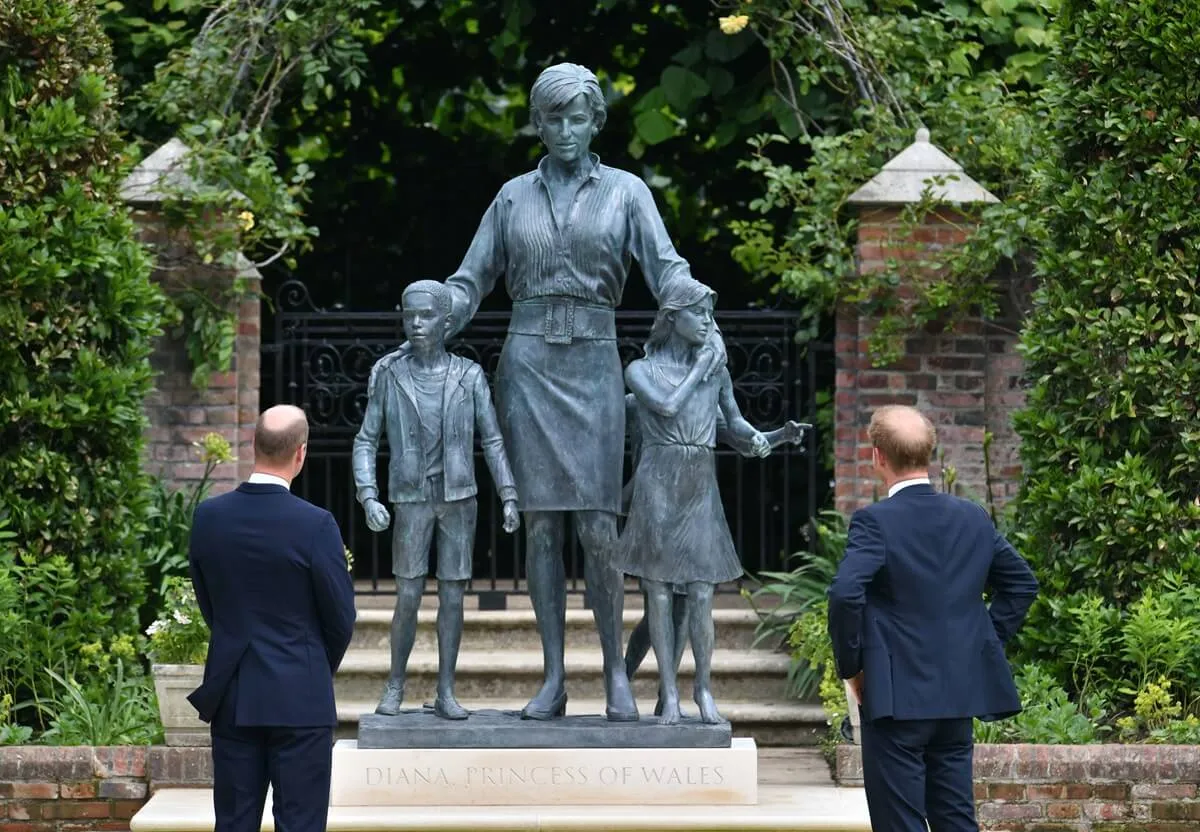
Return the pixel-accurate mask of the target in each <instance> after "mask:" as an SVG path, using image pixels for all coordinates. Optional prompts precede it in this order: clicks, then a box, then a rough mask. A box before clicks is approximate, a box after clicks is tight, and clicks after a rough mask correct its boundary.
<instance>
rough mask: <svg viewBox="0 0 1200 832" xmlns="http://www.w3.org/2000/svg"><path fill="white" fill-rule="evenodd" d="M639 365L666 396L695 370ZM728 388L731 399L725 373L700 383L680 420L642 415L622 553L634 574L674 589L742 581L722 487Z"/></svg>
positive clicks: (622, 562) (651, 362) (621, 561)
mask: <svg viewBox="0 0 1200 832" xmlns="http://www.w3.org/2000/svg"><path fill="white" fill-rule="evenodd" d="M640 360H641V361H643V362H645V364H646V370H647V372H648V374H649V377H650V378H651V379H652V380H653V382H654V383H655V384H656V385H657V386H660V387H661V388H663V389H673V388H676V387H678V386H679V384H680V382H681V381H682V380H683V379H684V378H685V377H686V376H687V374H688V371H689V370H690V369H691V368H690V366H682V365H675V364H667V363H665V362H664V361H661V360H656V359H654V358H644V359H640ZM723 387H728V388H729V389H730V391H731V393H732V380H731V379H730V377H729V372H728V371H727V370H725V369H724V368H722V369H721V370H720V371H719V372H717V373H714V374H713V375H712V376H710V377H709V379H708V380H707V381H701V382H699V383H698V384H697V386H696V388H695V390H694V391H693V392H692V394H691V396H689V397H688V398H686V399H685V400H684V402H683V404H682V405H681V406H680V408H679V412H678V413H677V414H675V415H674V416H663V415H660V414H658V413H655V412H653V411H652V410H650V409H649V408H646V407H641V406H639V407H638V408H637V419H638V424H637V431H638V433H639V434H640V440H641V447H640V454H639V458H638V464H637V469H636V471H635V472H634V475H633V493H632V495H631V497H630V504H629V515H628V519H627V520H626V522H625V529H624V531H623V532H622V534H621V539H620V542H619V545H618V553H617V558H618V562H617V565H618V567H619V568H620V569H623V570H624V571H625V572H626V573H627V574H630V575H635V576H637V577H639V578H644V579H646V580H652V581H661V582H663V583H668V584H687V583H692V582H695V581H702V582H704V583H710V584H719V583H724V582H726V581H733V580H737V579H738V578H740V577H741V576H742V571H743V570H742V564H741V560H740V559H739V558H738V554H737V551H736V550H735V549H734V547H733V538H732V536H731V535H730V533H729V524H728V522H726V519H725V509H724V507H723V506H722V505H721V494H720V491H719V490H718V488H717V473H716V460H715V458H714V448H715V447H716V442H717V415H718V413H719V407H720V397H721V392H722V388H723ZM730 399H732V395H730Z"/></svg>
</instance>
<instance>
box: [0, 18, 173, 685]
mask: <svg viewBox="0 0 1200 832" xmlns="http://www.w3.org/2000/svg"><path fill="white" fill-rule="evenodd" d="M0 64H2V65H3V66H4V67H5V70H4V72H3V73H2V74H0V124H2V125H3V130H2V131H0V331H2V332H4V333H5V337H4V338H2V339H0V488H3V494H2V503H3V506H4V509H5V511H6V512H7V516H8V519H9V522H10V524H11V528H12V530H13V531H14V532H15V533H16V535H17V536H16V538H15V540H14V542H15V549H16V554H15V556H13V557H10V558H8V559H7V560H5V561H4V562H3V563H0V573H2V577H0V583H2V584H3V585H4V586H3V587H2V588H0V595H3V596H4V600H3V601H2V602H0V616H2V617H3V618H4V620H5V622H6V624H4V625H0V626H7V627H12V626H20V627H22V628H24V627H25V626H26V625H31V626H32V628H33V629H32V630H31V631H28V632H27V631H24V630H23V629H22V630H18V631H17V641H16V642H15V643H14V642H10V641H8V639H7V638H5V639H4V646H3V647H0V656H2V658H0V678H3V679H4V680H5V683H6V684H8V683H10V682H12V681H14V680H15V681H16V682H18V687H17V688H16V689H15V690H16V691H17V698H21V697H23V696H26V695H29V694H31V693H32V692H33V691H32V690H31V688H32V687H35V686H36V682H37V679H38V677H39V676H40V674H41V673H42V672H43V668H45V667H52V668H59V669H64V668H65V667H66V665H65V664H64V662H67V661H69V660H70V658H71V657H74V656H76V655H77V654H78V650H79V647H80V646H81V645H83V644H86V643H90V642H102V643H105V644H107V643H109V642H111V641H112V639H114V638H116V637H119V636H121V635H132V634H136V632H137V623H138V622H137V612H138V608H139V606H140V604H141V601H142V598H143V597H144V594H145V578H144V569H143V563H142V559H141V554H140V553H141V547H140V543H139V538H140V535H141V534H142V533H143V531H144V530H145V527H146V512H147V494H148V491H147V480H146V477H145V476H144V474H143V473H142V471H141V467H140V461H141V460H140V457H141V452H142V447H143V442H142V431H143V427H144V416H143V413H142V403H143V399H144V398H145V396H146V394H147V393H148V392H149V390H150V386H151V369H150V365H149V361H148V358H149V355H150V352H151V349H152V339H153V337H154V336H155V335H156V334H157V333H158V331H159V330H158V326H159V307H160V304H161V296H160V295H159V293H158V291H157V290H156V289H155V288H154V287H153V285H152V284H151V282H150V280H149V275H150V262H149V259H148V257H147V255H146V253H145V252H144V251H143V249H142V247H141V246H140V245H139V244H138V243H137V242H136V240H135V237H134V228H133V225H132V223H131V221H130V219H129V216H128V212H127V210H126V209H125V208H124V206H123V205H122V204H121V203H120V200H119V198H118V195H117V188H118V185H119V175H120V168H121V159H120V157H119V155H118V153H117V147H118V145H119V136H118V135H117V132H116V129H115V125H116V113H115V106H114V98H113V90H114V88H115V85H114V82H113V78H112V73H111V67H110V55H109V48H108V43H107V41H106V39H105V37H104V35H103V33H102V31H101V30H100V27H99V25H98V24H97V21H96V12H95V4H94V3H93V2H91V0H9V1H8V2H5V3H4V4H3V7H2V8H0ZM39 575H41V576H44V577H46V578H48V579H49V580H50V584H49V585H48V586H43V585H42V584H41V583H39V579H38V577H37V576H39ZM13 604H19V607H14V606H13ZM40 639H44V641H43V642H40V643H39V641H37V640H40ZM24 653H32V654H34V655H36V656H37V657H38V658H37V659H36V662H37V663H36V664H31V662H33V661H34V659H30V658H26V657H23V654H24ZM6 689H8V690H13V688H6Z"/></svg>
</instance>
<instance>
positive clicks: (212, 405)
mask: <svg viewBox="0 0 1200 832" xmlns="http://www.w3.org/2000/svg"><path fill="white" fill-rule="evenodd" d="M134 219H135V220H136V222H137V223H138V227H139V231H140V235H141V239H142V240H143V242H146V243H148V244H150V245H151V246H153V247H154V249H155V256H156V262H157V263H158V264H159V265H160V268H159V269H157V270H156V271H155V274H154V277H155V279H156V280H157V281H158V282H159V284H160V285H161V286H163V287H164V289H165V290H166V291H167V292H168V293H173V292H178V291H180V286H181V285H195V286H207V285H211V284H214V283H215V284H229V283H231V282H232V281H233V280H234V278H235V277H236V275H235V274H234V273H233V272H232V271H231V270H226V269H211V268H205V267H201V266H197V265H195V264H194V263H193V262H192V258H188V257H186V256H184V254H183V253H182V252H181V251H180V249H181V248H183V247H184V246H186V242H182V241H180V240H179V239H178V237H176V236H175V235H170V234H168V232H167V231H166V229H165V227H164V225H163V222H162V219H161V216H160V215H159V214H158V213H157V212H155V211H153V210H145V209H143V210H139V211H135V212H134ZM242 276H243V277H244V278H246V279H248V280H251V281H253V282H255V283H256V282H257V280H258V275H257V272H255V271H253V270H252V269H251V270H249V271H248V272H243V273H242ZM236 311H237V315H238V321H237V345H236V348H235V350H234V356H233V365H232V367H231V369H230V371H229V372H226V373H217V374H214V375H213V376H212V377H211V378H210V380H209V383H208V386H207V387H206V388H205V389H197V388H196V387H195V386H194V385H193V384H192V381H191V375H192V368H191V362H190V360H189V358H188V356H187V352H186V350H185V348H184V343H183V339H182V338H175V337H172V336H171V333H169V332H168V333H167V334H166V335H164V336H162V337H161V338H160V339H159V342H158V346H157V348H156V350H155V352H154V355H153V356H152V357H151V364H152V365H153V367H154V369H155V371H156V373H157V374H158V376H157V378H156V381H155V390H154V392H153V393H152V394H151V395H150V396H148V397H147V399H146V404H145V410H146V415H147V417H148V419H149V421H150V425H149V428H148V430H147V434H146V440H147V442H146V468H147V470H148V471H149V472H150V473H152V474H153V475H155V476H157V477H161V478H163V479H165V480H166V481H167V482H168V483H169V484H170V485H172V486H183V485H188V484H190V483H195V482H196V481H197V480H199V479H200V477H201V476H203V474H204V464H203V463H202V462H200V460H199V457H198V455H197V449H196V448H195V447H194V446H193V444H192V443H194V442H196V441H197V440H199V439H200V438H201V437H202V436H204V435H205V434H207V433H213V432H215V433H219V434H221V435H222V436H224V437H225V438H226V439H227V440H228V441H229V444H230V445H231V446H232V448H233V451H234V454H235V456H236V457H237V461H236V462H234V463H230V464H226V465H220V466H218V467H217V469H216V470H215V471H214V472H213V476H212V483H213V487H212V493H213V494H220V493H222V492H224V491H228V490H230V489H232V488H233V487H235V486H236V485H237V484H238V483H239V482H241V481H242V480H244V479H245V478H246V477H247V476H249V474H250V470H251V468H252V467H253V457H254V453H253V440H254V423H255V420H256V419H257V418H258V390H259V342H260V308H259V301H258V298H257V297H252V298H247V299H244V300H242V301H241V303H240V305H239V306H238V309H237V310H236Z"/></svg>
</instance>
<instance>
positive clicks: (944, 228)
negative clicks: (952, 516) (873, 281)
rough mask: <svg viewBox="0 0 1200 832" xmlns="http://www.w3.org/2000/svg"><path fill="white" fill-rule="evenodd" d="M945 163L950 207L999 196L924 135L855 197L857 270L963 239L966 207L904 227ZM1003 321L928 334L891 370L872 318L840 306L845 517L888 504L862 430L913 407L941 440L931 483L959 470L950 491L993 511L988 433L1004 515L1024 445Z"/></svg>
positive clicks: (1016, 379) (1012, 340)
mask: <svg viewBox="0 0 1200 832" xmlns="http://www.w3.org/2000/svg"><path fill="white" fill-rule="evenodd" d="M906 154H907V155H906ZM934 154H936V155H934ZM950 166H954V168H957V171H958V173H957V174H956V175H957V177H958V178H957V179H956V180H954V181H952V182H951V183H950V184H949V185H948V186H947V187H946V188H945V190H946V191H947V194H946V199H945V201H946V202H948V203H956V204H958V205H963V204H964V203H967V204H969V203H972V202H987V201H994V200H995V197H992V196H991V194H988V193H987V192H986V191H984V190H983V189H982V188H981V187H980V186H978V184H976V183H974V182H972V181H971V180H970V179H969V178H968V177H965V175H963V174H961V170H962V169H961V168H958V167H957V166H956V165H954V163H953V162H952V161H951V160H949V159H948V157H945V155H944V154H941V152H940V151H938V150H937V149H936V148H933V147H932V145H930V144H928V134H927V133H925V134H924V136H923V137H922V136H921V135H920V134H919V135H918V141H917V143H916V144H915V145H913V146H912V147H911V148H910V149H909V150H906V151H905V152H904V153H902V154H901V155H900V156H898V157H897V158H896V159H895V160H893V162H891V163H889V165H888V166H885V168H884V170H883V171H882V172H881V174H880V175H879V176H878V177H876V178H875V179H873V180H872V181H871V182H870V183H868V184H867V185H865V186H864V187H863V188H862V189H860V191H859V192H858V193H856V195H855V197H852V198H851V202H852V203H854V204H856V205H858V206H859V210H860V218H859V231H858V244H857V254H858V263H859V270H860V273H861V274H868V273H871V272H875V271H881V270H884V269H886V268H887V261H888V260H889V259H891V260H907V261H916V260H921V259H922V258H923V257H926V256H928V254H929V252H931V251H933V250H936V249H942V248H945V247H947V246H953V245H955V244H957V243H961V242H962V241H963V240H964V239H965V238H966V235H967V234H968V233H969V229H970V228H971V225H972V221H971V219H970V218H969V214H968V213H967V212H966V210H965V209H964V210H959V209H956V208H951V207H948V206H947V207H943V208H939V209H938V210H936V211H933V212H930V213H929V214H928V215H927V216H926V218H925V219H924V221H923V222H922V223H921V224H920V225H918V226H917V227H915V228H909V229H907V230H906V229H905V228H904V224H903V223H902V221H901V215H902V212H903V210H904V207H903V206H904V204H905V203H907V202H916V201H918V200H919V199H920V194H921V192H922V191H923V190H924V188H925V187H926V186H927V183H928V180H929V177H931V176H933V175H944V174H945V173H946V172H947V171H948V170H953V169H954V168H950ZM931 168H932V170H931ZM964 180H965V181H964ZM972 187H973V188H974V189H975V190H974V191H971V190H970V188H972ZM908 279H909V280H919V279H920V275H919V274H917V275H911V274H910V275H909V277H908ZM898 291H899V294H900V297H901V298H904V297H905V296H906V295H907V296H909V297H911V295H912V289H911V286H907V287H906V286H900V287H899V289H898ZM998 323H999V322H998ZM1003 323H1004V324H1005V326H1003V327H998V326H995V325H993V324H989V323H988V322H986V321H983V320H980V319H970V320H967V321H963V322H961V323H960V324H958V325H957V326H956V327H955V328H954V330H953V331H944V330H942V329H941V328H939V327H936V326H931V327H929V328H927V330H926V331H925V332H922V333H918V334H915V335H913V336H910V337H909V338H908V339H907V340H906V343H905V349H904V353H903V355H901V357H900V358H899V359H898V360H897V361H896V362H894V363H892V364H890V365H887V366H883V367H873V366H872V365H871V358H870V355H869V350H868V338H869V336H870V334H871V332H872V330H873V328H874V326H875V325H876V321H875V320H874V319H872V318H871V317H869V316H867V315H864V314H861V313H860V310H859V309H858V308H857V307H856V306H851V305H843V306H842V307H841V308H840V309H839V310H838V314H837V335H836V343H835V350H836V361H837V376H836V382H835V384H836V392H835V415H834V428H835V442H836V450H835V472H834V473H835V478H836V481H835V487H834V499H835V505H836V508H837V509H838V511H840V512H843V513H847V514H848V513H850V512H852V511H854V510H855V509H856V508H859V507H860V506H863V505H866V504H868V503H870V502H872V501H873V500H875V499H880V498H882V497H884V496H886V495H884V494H882V493H879V485H878V482H877V480H876V479H875V474H874V468H873V466H872V463H871V442H870V439H869V438H868V437H867V425H868V423H869V422H870V419H871V414H872V413H873V412H874V411H875V410H876V409H877V408H879V407H882V406H883V405H887V404H906V405H912V406H914V407H917V408H920V409H921V410H922V412H924V413H925V414H926V415H927V416H928V417H929V418H930V419H931V420H932V421H933V423H934V425H935V426H936V428H937V432H938V446H937V450H936V453H935V456H936V459H935V464H934V465H933V467H932V472H931V473H932V476H933V477H934V482H935V484H937V483H938V482H939V481H940V478H941V474H942V465H943V463H944V465H945V466H953V468H954V469H955V472H956V481H955V488H954V491H955V492H956V493H959V494H961V495H963V496H966V497H971V498H973V499H976V500H978V501H979V502H981V503H986V501H987V478H986V476H985V470H984V448H983V441H984V432H985V430H986V431H990V432H991V433H992V434H993V437H994V438H993V443H992V446H991V450H990V461H991V468H992V471H991V481H992V498H993V500H994V501H995V504H996V506H997V508H999V507H1000V506H1002V505H1003V503H1004V502H1006V501H1007V500H1008V499H1009V498H1010V497H1011V496H1012V495H1013V494H1015V492H1016V488H1017V484H1018V480H1019V477H1020V466H1019V462H1018V450H1019V442H1018V439H1017V436H1016V434H1015V433H1014V432H1013V430H1012V426H1011V418H1010V417H1011V414H1012V412H1013V411H1014V410H1015V409H1017V408H1018V407H1020V406H1022V405H1023V403H1024V394H1023V393H1022V391H1021V387H1020V379H1021V374H1022V363H1021V359H1020V356H1019V355H1018V354H1017V353H1016V341H1017V337H1016V335H1014V334H1012V332H1011V331H1010V330H1012V329H1015V328H1016V326H1015V324H1014V323H1013V321H1012V320H1005V321H1004V322H1003Z"/></svg>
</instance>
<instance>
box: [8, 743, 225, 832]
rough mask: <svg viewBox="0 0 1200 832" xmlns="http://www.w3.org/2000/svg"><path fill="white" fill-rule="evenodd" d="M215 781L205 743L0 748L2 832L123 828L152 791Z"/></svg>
mask: <svg viewBox="0 0 1200 832" xmlns="http://www.w3.org/2000/svg"><path fill="white" fill-rule="evenodd" d="M211 786H212V755H211V754H210V752H209V750H208V749H206V748H165V747H153V748H145V747H131V748H90V747H62V748H56V747H45V746H15V747H8V748H0V832H65V831H66V830H79V832H83V831H84V830H126V829H129V819H130V818H132V817H133V815H134V813H135V812H137V810H138V809H140V808H141V807H142V806H143V804H145V802H146V801H147V800H148V799H149V796H150V795H151V794H152V793H153V792H154V791H156V790H158V789H160V788H168V787H176V788H178V787H205V788H211Z"/></svg>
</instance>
